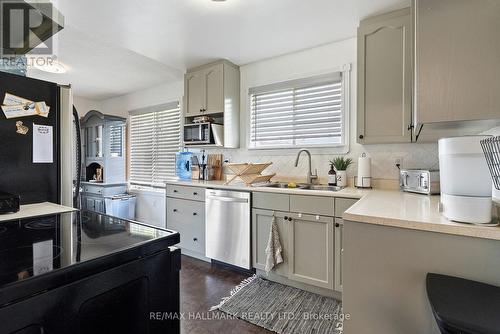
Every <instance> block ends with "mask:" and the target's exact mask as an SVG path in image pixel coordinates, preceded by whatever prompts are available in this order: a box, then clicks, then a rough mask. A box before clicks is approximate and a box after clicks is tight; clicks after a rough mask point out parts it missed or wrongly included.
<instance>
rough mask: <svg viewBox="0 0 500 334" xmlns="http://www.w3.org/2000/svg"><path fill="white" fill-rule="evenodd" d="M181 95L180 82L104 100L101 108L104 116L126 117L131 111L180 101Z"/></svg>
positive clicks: (182, 85) (182, 92)
mask: <svg viewBox="0 0 500 334" xmlns="http://www.w3.org/2000/svg"><path fill="white" fill-rule="evenodd" d="M183 95H184V83H183V81H182V80H181V81H177V82H172V83H167V84H162V85H158V86H155V87H151V88H148V89H145V90H140V91H137V92H134V93H131V94H128V95H123V96H118V97H115V98H112V99H108V100H104V101H102V107H103V110H104V112H105V113H106V114H112V115H117V116H122V117H128V115H129V111H131V110H135V109H140V108H145V107H151V106H155V105H158V104H163V103H167V102H172V101H181V99H182V96H183Z"/></svg>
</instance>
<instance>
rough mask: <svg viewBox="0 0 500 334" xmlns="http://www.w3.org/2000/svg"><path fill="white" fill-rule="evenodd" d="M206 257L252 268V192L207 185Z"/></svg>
mask: <svg viewBox="0 0 500 334" xmlns="http://www.w3.org/2000/svg"><path fill="white" fill-rule="evenodd" d="M205 219H206V223H205V252H206V257H208V258H210V259H213V260H216V261H220V262H224V263H228V264H231V265H234V266H237V267H241V268H245V269H250V267H251V263H250V193H248V192H237V191H228V190H214V189H207V191H206V192H205Z"/></svg>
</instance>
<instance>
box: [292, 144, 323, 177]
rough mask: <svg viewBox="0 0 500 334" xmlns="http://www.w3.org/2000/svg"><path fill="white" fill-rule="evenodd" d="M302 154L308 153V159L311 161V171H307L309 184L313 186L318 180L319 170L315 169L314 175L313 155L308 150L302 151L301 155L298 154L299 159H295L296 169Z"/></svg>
mask: <svg viewBox="0 0 500 334" xmlns="http://www.w3.org/2000/svg"><path fill="white" fill-rule="evenodd" d="M302 152H306V153H307V157H308V159H309V170H308V171H307V183H308V184H312V182H313V180H316V179H317V178H318V170H317V169H315V173H314V174H313V173H312V171H311V153H310V152H309V151H308V150H300V151H299V153H298V154H297V159H295V167H297V166H298V165H299V158H300V154H301V153H302Z"/></svg>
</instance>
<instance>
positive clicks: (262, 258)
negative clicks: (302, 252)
mask: <svg viewBox="0 0 500 334" xmlns="http://www.w3.org/2000/svg"><path fill="white" fill-rule="evenodd" d="M273 212H274V215H275V217H276V223H277V225H278V233H279V235H280V243H281V247H282V248H283V251H282V256H283V263H281V264H279V265H278V266H276V267H275V268H276V269H274V272H275V273H276V274H279V275H282V276H288V247H287V243H288V223H289V222H288V215H287V214H286V213H285V212H281V211H270V210H261V209H253V210H252V259H253V266H254V268H256V269H260V270H265V268H266V247H267V242H268V240H269V231H270V230H271V222H272V217H273ZM285 217H286V218H287V220H285Z"/></svg>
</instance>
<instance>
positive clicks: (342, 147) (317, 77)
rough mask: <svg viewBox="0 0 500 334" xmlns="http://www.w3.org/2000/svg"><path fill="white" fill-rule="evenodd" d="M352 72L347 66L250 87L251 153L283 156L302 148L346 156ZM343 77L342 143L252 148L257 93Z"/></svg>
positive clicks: (248, 143)
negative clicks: (253, 96) (252, 108)
mask: <svg viewBox="0 0 500 334" xmlns="http://www.w3.org/2000/svg"><path fill="white" fill-rule="evenodd" d="M350 72H351V64H345V65H343V66H342V67H339V68H334V69H330V70H329V71H325V72H322V73H321V74H317V73H316V74H313V75H308V76H301V77H299V78H295V79H292V80H284V81H274V82H270V83H267V84H264V85H259V86H254V87H250V88H249V89H248V90H247V94H246V112H247V115H246V121H247V122H246V123H247V126H246V146H247V149H248V150H249V151H269V152H273V151H274V152H280V154H283V151H280V150H283V149H300V148H311V149H313V150H317V151H319V152H320V153H321V152H322V151H325V150H326V149H330V150H329V152H332V151H333V152H332V153H336V154H346V153H348V152H349V143H350V137H349V126H350V122H349V115H350V99H351V95H350V90H351V87H350ZM339 74H340V76H341V82H342V101H343V104H342V109H341V110H342V130H343V131H342V134H343V135H342V138H341V143H340V144H338V145H332V144H313V145H300V144H299V145H276V146H266V147H255V146H252V141H251V136H252V123H251V122H252V120H251V118H252V110H251V107H252V106H251V97H252V94H254V93H255V92H259V91H262V92H265V91H266V88H268V87H269V88H271V87H276V88H275V90H280V89H286V87H287V86H288V87H290V86H293V84H294V83H295V84H297V83H300V84H302V85H307V84H308V83H315V82H319V81H321V80H325V78H327V77H334V76H338V75H339Z"/></svg>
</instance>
